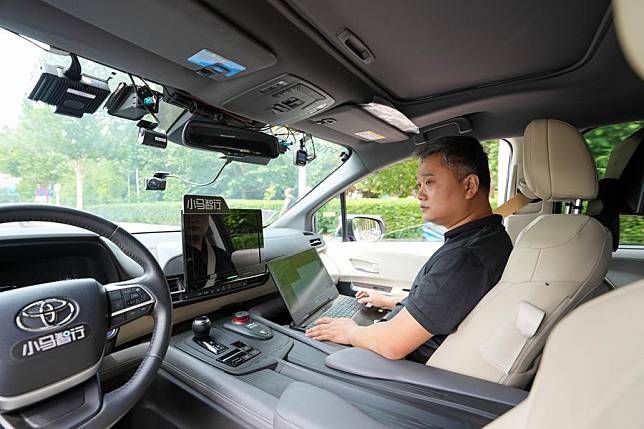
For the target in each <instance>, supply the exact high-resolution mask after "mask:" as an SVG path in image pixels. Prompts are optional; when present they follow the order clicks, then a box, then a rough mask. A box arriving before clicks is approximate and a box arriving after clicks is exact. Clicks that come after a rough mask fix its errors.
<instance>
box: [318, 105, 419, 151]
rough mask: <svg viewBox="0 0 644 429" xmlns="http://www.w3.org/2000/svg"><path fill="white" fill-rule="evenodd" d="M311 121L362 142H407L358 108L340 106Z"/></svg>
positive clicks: (394, 129)
mask: <svg viewBox="0 0 644 429" xmlns="http://www.w3.org/2000/svg"><path fill="white" fill-rule="evenodd" d="M311 120H313V121H315V122H316V123H317V124H319V125H324V126H325V127H327V128H331V129H332V130H335V131H339V132H341V133H343V134H346V135H349V136H351V137H353V138H357V139H360V140H363V141H372V142H376V143H392V142H399V141H403V140H407V136H406V135H405V134H404V133H402V132H400V131H399V130H397V129H396V128H394V127H392V126H390V125H389V124H387V123H385V122H383V121H381V120H379V119H377V118H376V117H375V116H373V115H371V114H370V113H367V112H366V111H365V110H364V109H363V108H362V107H360V106H355V105H349V106H341V107H338V108H336V109H333V110H329V111H328V112H325V113H323V114H321V115H317V116H314V117H313V118H311Z"/></svg>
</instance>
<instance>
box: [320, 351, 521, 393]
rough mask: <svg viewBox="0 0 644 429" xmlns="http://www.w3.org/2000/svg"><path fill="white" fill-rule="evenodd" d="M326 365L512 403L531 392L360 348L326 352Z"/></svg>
mask: <svg viewBox="0 0 644 429" xmlns="http://www.w3.org/2000/svg"><path fill="white" fill-rule="evenodd" d="M326 366H328V367H330V368H333V369H337V370H339V371H343V372H348V373H350V374H355V375H360V376H362V377H369V378H378V379H382V380H391V381H400V382H403V383H409V384H414V385H417V386H423V387H427V388H430V389H435V390H440V391H445V392H450V393H455V394H459V395H464V396H469V397H473V398H477V399H482V400H486V401H491V402H496V403H499V404H504V405H510V406H514V405H516V404H518V403H519V402H521V401H523V400H524V399H525V398H526V397H527V396H528V392H526V391H523V390H519V389H516V388H514V387H509V386H504V385H502V384H498V383H494V382H492V381H487V380H482V379H479V378H474V377H469V376H467V375H463V374H458V373H455V372H451V371H446V370H444V369H440V368H434V367H431V366H427V365H422V364H419V363H415V362H411V361H407V360H389V359H385V358H383V357H382V356H380V355H378V354H376V353H374V352H371V351H369V350H364V349H359V348H351V349H345V350H340V351H338V352H335V353H333V354H331V355H329V356H327V358H326Z"/></svg>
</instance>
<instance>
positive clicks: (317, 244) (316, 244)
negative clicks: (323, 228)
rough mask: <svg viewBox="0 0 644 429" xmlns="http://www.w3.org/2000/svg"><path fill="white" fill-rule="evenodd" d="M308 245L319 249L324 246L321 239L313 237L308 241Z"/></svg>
mask: <svg viewBox="0 0 644 429" xmlns="http://www.w3.org/2000/svg"><path fill="white" fill-rule="evenodd" d="M309 243H311V247H320V246H322V245H323V244H324V242H323V241H322V239H321V238H319V237H315V238H312V239H310V240H309Z"/></svg>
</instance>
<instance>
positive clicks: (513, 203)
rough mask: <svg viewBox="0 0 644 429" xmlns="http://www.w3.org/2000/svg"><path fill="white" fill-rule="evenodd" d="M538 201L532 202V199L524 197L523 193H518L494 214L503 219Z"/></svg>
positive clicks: (495, 210)
mask: <svg viewBox="0 0 644 429" xmlns="http://www.w3.org/2000/svg"><path fill="white" fill-rule="evenodd" d="M535 201H538V200H531V199H530V198H528V197H526V196H525V195H523V194H522V193H521V192H519V191H517V193H516V195H515V196H513V197H512V198H510V199H509V200H507V201H506V202H504V203H503V204H501V205H500V206H499V207H497V208H496V209H494V210H493V211H492V213H494V214H498V215H501V216H503V217H508V216H510V215H512V214H514V213H516V212H518V211H519V210H521V209H522V208H524V207H525V206H527V205H528V203H531V202H535Z"/></svg>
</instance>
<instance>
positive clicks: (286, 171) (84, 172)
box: [0, 29, 344, 232]
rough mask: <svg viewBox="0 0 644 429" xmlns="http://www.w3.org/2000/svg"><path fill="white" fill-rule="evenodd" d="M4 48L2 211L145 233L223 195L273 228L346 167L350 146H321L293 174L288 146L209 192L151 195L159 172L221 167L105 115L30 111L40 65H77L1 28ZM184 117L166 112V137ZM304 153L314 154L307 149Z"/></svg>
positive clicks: (103, 71)
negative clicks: (33, 209) (95, 218)
mask: <svg viewBox="0 0 644 429" xmlns="http://www.w3.org/2000/svg"><path fill="white" fill-rule="evenodd" d="M0 46H1V47H2V48H1V49H2V51H3V56H4V58H6V59H10V61H8V63H7V67H2V69H1V70H0V91H1V92H0V93H1V94H3V96H2V99H1V100H0V203H6V202H38V203H46V204H58V205H63V206H68V207H76V208H80V209H83V210H87V211H90V212H93V213H96V214H98V215H101V216H103V217H106V218H107V219H110V220H112V221H114V222H117V223H121V224H123V225H124V226H125V228H126V229H129V230H130V231H132V232H138V231H146V230H168V229H177V227H178V226H180V225H181V220H180V210H181V201H182V196H183V195H184V194H186V193H191V194H202V195H220V196H223V197H224V198H226V201H227V203H228V205H229V207H231V208H257V209H262V210H263V220H264V224H265V225H266V224H267V223H270V222H272V221H273V220H275V219H276V218H277V217H279V216H280V215H281V214H283V213H284V212H285V211H286V210H288V209H289V208H290V207H292V206H293V204H294V203H295V202H296V201H297V200H298V199H299V198H301V197H303V196H304V195H305V194H306V193H307V192H308V191H309V190H310V189H311V188H313V187H315V186H316V185H317V184H318V183H319V182H320V181H322V180H323V179H324V178H325V177H326V176H328V175H329V174H330V173H331V172H332V171H333V170H334V169H335V168H337V167H338V166H339V165H340V163H341V161H340V154H341V152H342V151H343V150H344V148H343V147H341V146H338V145H335V144H332V143H328V142H325V141H322V140H320V139H317V138H315V139H314V140H313V142H314V144H315V149H316V155H317V158H316V159H315V160H314V161H313V162H311V163H309V164H308V165H307V166H306V167H296V166H295V165H294V163H293V152H294V150H295V149H296V148H295V147H294V146H291V147H290V149H289V150H288V151H287V152H286V153H285V154H284V155H281V156H280V157H279V158H277V159H274V160H272V161H270V163H269V164H268V165H266V166H262V165H253V164H243V163H238V162H233V163H231V164H229V165H228V166H226V167H225V169H224V170H223V172H222V174H221V176H220V177H219V179H218V180H217V182H215V183H214V184H213V185H211V186H206V187H196V186H190V185H187V184H184V183H182V182H180V181H179V180H177V179H168V183H167V190H166V191H165V192H159V191H145V190H144V177H146V176H152V174H153V173H154V172H157V171H159V172H169V173H171V174H173V175H178V176H181V177H184V178H186V179H187V180H189V181H191V182H193V183H206V182H209V181H211V180H212V179H213V177H214V176H215V175H216V173H217V172H218V171H219V169H220V168H221V167H222V165H223V164H224V161H223V160H221V159H220V156H221V155H220V154H219V153H217V152H205V151H199V150H195V149H189V148H186V147H184V146H180V145H177V144H173V143H169V144H168V147H167V149H165V150H162V149H157V148H152V147H147V146H142V145H140V144H138V143H137V133H138V128H137V127H136V122H135V121H128V120H125V119H121V118H117V117H113V116H110V115H108V114H107V112H106V111H105V109H103V108H102V107H101V108H99V110H98V111H97V112H96V113H95V114H93V115H89V114H85V115H84V116H83V118H81V119H78V118H73V117H67V116H62V115H57V114H54V113H53V107H52V106H48V105H45V104H43V103H40V102H39V103H36V102H33V101H31V100H28V99H27V96H28V94H29V93H30V92H31V89H32V88H33V85H34V83H35V82H36V80H37V78H38V76H39V75H40V72H39V65H40V64H41V63H49V64H57V65H63V66H65V67H68V66H69V64H70V58H69V57H68V56H60V55H54V54H51V53H48V52H46V51H44V50H42V49H40V48H38V47H37V46H35V45H34V44H32V43H30V42H29V41H27V40H25V39H23V38H20V37H18V36H17V35H14V34H12V33H9V32H7V31H4V30H1V29H0ZM81 65H82V71H83V73H84V74H88V75H90V76H95V77H97V78H101V79H107V78H108V77H110V75H112V73H115V74H114V75H113V77H112V78H111V79H110V81H109V85H110V89H111V90H112V91H114V89H115V88H116V87H117V85H118V84H119V83H120V82H129V77H128V76H127V75H126V74H124V73H121V72H116V71H114V70H112V69H110V68H108V67H105V66H102V65H100V64H96V63H93V62H91V61H87V60H84V59H82V58H81ZM137 84H141V82H140V81H137ZM153 87H154V88H155V89H158V90H160V89H161V88H160V87H159V86H154V85H153ZM196 95H198V94H196ZM181 112H182V111H181V109H179V108H177V107H175V106H171V105H169V104H165V103H162V105H161V109H160V112H159V115H158V116H159V119H160V120H161V126H160V127H159V128H160V129H161V128H165V127H167V126H169V125H171V123H172V122H173V121H174V119H175V118H176V117H177V116H178V115H179V114H180V113H181ZM146 119H150V120H153V119H152V118H151V117H146ZM270 131H272V132H275V133H280V135H279V137H280V138H281V139H282V140H284V141H286V142H288V143H289V144H292V143H293V142H294V139H295V138H296V137H297V138H298V139H299V137H300V136H296V135H293V134H292V133H289V132H287V131H286V130H285V129H284V128H281V129H277V128H272V129H271V130H270ZM298 146H299V143H298ZM307 149H308V150H309V151H310V152H312V149H313V148H312V146H311V143H310V142H309V143H308V144H307Z"/></svg>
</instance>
